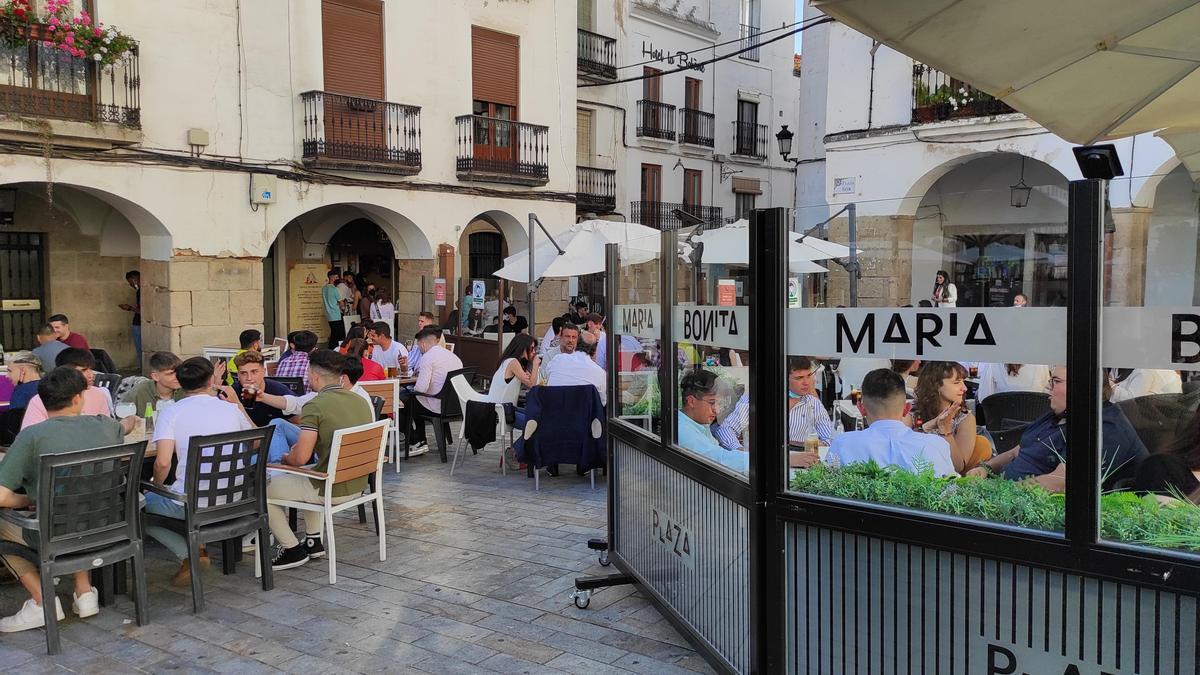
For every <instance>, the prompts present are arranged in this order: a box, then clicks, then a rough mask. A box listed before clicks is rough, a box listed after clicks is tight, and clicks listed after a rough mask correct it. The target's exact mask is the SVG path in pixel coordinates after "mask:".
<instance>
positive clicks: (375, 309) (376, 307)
mask: <svg viewBox="0 0 1200 675" xmlns="http://www.w3.org/2000/svg"><path fill="white" fill-rule="evenodd" d="M395 316H396V306H395V305H393V304H392V301H391V296H389V295H388V292H387V291H378V292H376V293H375V302H373V303H371V320H372V321H386V322H388V323H389V324H390V323H391V322H392V319H393V318H395Z"/></svg>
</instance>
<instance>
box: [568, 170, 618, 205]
mask: <svg viewBox="0 0 1200 675" xmlns="http://www.w3.org/2000/svg"><path fill="white" fill-rule="evenodd" d="M575 183H576V187H575V210H576V211H580V212H586V211H595V212H596V213H611V212H612V211H615V210H616V208H617V172H616V171H615V170H613V169H596V168H593V167H590V166H577V167H575Z"/></svg>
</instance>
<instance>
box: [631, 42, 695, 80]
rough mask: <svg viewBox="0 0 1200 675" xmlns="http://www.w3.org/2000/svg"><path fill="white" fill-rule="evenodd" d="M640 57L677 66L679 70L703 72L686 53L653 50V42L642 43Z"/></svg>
mask: <svg viewBox="0 0 1200 675" xmlns="http://www.w3.org/2000/svg"><path fill="white" fill-rule="evenodd" d="M642 56H644V57H646V58H647V59H650V60H651V61H663V62H666V63H667V65H671V66H673V65H676V64H679V67H681V68H691V69H692V70H696V71H699V72H701V73H703V72H704V65H703V64H701V63H700V62H699V61H698V60H697V59H696V58H694V57H692V56H691V55H689V54H688V53H687V52H685V51H675V52H672V51H670V50H666V49H655V47H654V43H653V42H651V43H646V41H645V40H643V41H642Z"/></svg>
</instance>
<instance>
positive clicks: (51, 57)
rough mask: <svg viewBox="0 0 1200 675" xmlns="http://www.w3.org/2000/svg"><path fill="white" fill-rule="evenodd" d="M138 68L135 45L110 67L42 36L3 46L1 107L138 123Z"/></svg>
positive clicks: (136, 125)
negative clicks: (45, 42) (49, 43)
mask: <svg viewBox="0 0 1200 675" xmlns="http://www.w3.org/2000/svg"><path fill="white" fill-rule="evenodd" d="M34 28H35V30H37V29H40V26H35V27H34ZM34 37H36V35H35V36H34ZM139 73H140V71H139V69H138V48H137V47H136V46H135V47H134V49H133V50H132V53H131V55H130V56H129V58H127V59H125V60H124V61H122V62H120V63H117V64H114V65H112V66H107V67H104V66H100V65H98V64H97V63H95V62H94V61H89V60H86V59H82V58H76V57H74V56H71V55H70V54H68V53H66V52H65V51H63V50H61V49H57V48H55V47H48V46H45V45H43V44H42V41H41V40H39V39H32V40H30V41H29V42H28V43H27V44H24V45H21V46H19V47H5V46H0V112H6V113H16V114H18V115H26V116H29V117H51V118H59V119H67V120H77V121H81V122H108V123H112V124H119V125H121V126H124V127H131V128H139V127H141V125H142V109H141V76H140V74H139Z"/></svg>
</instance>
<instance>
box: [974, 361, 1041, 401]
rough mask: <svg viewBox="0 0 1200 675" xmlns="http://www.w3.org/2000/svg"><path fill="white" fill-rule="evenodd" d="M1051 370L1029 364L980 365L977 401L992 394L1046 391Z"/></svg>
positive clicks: (976, 393)
mask: <svg viewBox="0 0 1200 675" xmlns="http://www.w3.org/2000/svg"><path fill="white" fill-rule="evenodd" d="M1049 381H1050V368H1049V367H1047V366H1038V365H1033V364H1029V363H1025V364H1022V363H981V364H979V390H978V391H976V392H975V399H976V400H978V401H982V400H983V399H985V398H987V397H989V396H991V395H992V394H999V393H1001V392H1006V391H1035V392H1043V391H1046V383H1047V382H1049Z"/></svg>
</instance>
